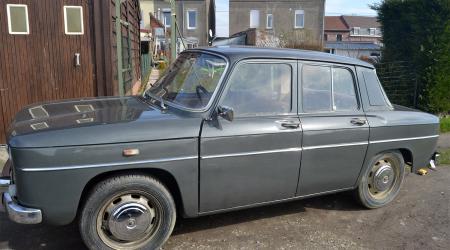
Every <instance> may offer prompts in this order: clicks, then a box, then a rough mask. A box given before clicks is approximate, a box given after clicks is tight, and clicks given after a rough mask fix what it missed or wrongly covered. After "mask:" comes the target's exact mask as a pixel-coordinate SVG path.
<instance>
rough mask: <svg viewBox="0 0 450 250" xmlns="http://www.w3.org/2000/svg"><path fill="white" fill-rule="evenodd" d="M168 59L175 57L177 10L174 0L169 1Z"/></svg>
mask: <svg viewBox="0 0 450 250" xmlns="http://www.w3.org/2000/svg"><path fill="white" fill-rule="evenodd" d="M170 14H171V15H170V17H171V19H170V54H171V56H170V61H171V62H174V61H175V59H176V58H177V30H176V29H177V26H176V22H177V12H176V3H175V0H171V1H170Z"/></svg>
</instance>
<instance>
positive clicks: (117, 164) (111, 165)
mask: <svg viewBox="0 0 450 250" xmlns="http://www.w3.org/2000/svg"><path fill="white" fill-rule="evenodd" d="M197 158H198V157H197V156H184V157H173V158H161V159H155V160H142V161H129V162H113V163H102V164H87V165H74V166H66V167H48V168H22V169H20V170H22V171H26V172H38V171H55V170H72V169H80V168H99V167H114V166H128V165H136V164H145V163H160V162H169V161H183V160H192V159H197Z"/></svg>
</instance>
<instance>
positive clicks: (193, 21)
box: [188, 11, 197, 28]
mask: <svg viewBox="0 0 450 250" xmlns="http://www.w3.org/2000/svg"><path fill="white" fill-rule="evenodd" d="M188 14H189V16H188V18H189V21H188V24H189V25H188V28H195V27H197V23H196V21H197V20H196V16H197V12H195V11H188Z"/></svg>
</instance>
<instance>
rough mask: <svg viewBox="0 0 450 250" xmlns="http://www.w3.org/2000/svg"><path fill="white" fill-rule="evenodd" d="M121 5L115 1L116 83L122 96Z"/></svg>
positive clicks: (117, 0) (120, 2) (118, 0)
mask: <svg viewBox="0 0 450 250" xmlns="http://www.w3.org/2000/svg"><path fill="white" fill-rule="evenodd" d="M121 5H122V1H121V0H116V20H115V21H116V23H115V25H116V46H117V47H116V53H117V83H118V85H119V95H120V96H123V95H124V86H123V73H122V69H123V62H122V23H121V22H120V18H121V13H120V6H121Z"/></svg>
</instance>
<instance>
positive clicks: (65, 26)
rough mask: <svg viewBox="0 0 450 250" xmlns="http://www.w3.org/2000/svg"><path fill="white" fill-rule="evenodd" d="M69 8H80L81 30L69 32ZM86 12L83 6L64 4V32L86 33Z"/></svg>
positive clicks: (72, 33) (70, 33)
mask: <svg viewBox="0 0 450 250" xmlns="http://www.w3.org/2000/svg"><path fill="white" fill-rule="evenodd" d="M67 9H80V14H81V32H69V31H68V30H67V28H68V27H67V11H66V10H67ZM83 19H84V14H83V6H75V5H64V33H65V34H66V35H84V20H83Z"/></svg>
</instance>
